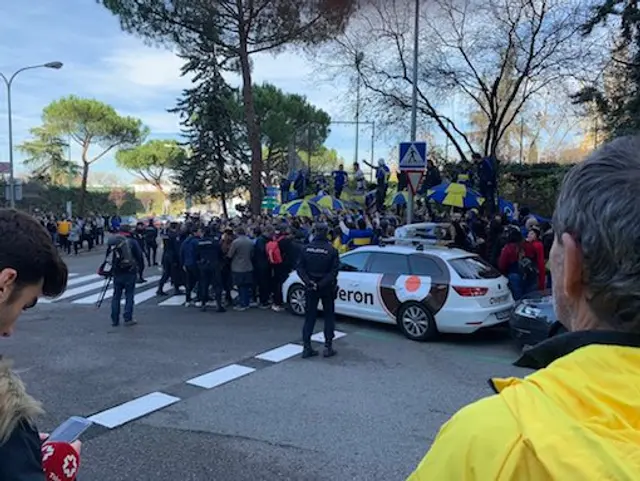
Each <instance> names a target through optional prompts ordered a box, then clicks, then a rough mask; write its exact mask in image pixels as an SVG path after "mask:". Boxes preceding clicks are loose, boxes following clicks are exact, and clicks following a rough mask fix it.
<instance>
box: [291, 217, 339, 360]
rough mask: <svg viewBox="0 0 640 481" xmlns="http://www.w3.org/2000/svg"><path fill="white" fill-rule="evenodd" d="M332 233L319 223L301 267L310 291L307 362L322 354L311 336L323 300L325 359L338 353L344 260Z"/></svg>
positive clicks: (305, 333) (305, 338) (304, 338)
mask: <svg viewBox="0 0 640 481" xmlns="http://www.w3.org/2000/svg"><path fill="white" fill-rule="evenodd" d="M328 234H329V228H328V227H327V225H326V224H316V226H315V228H314V237H313V242H311V243H310V244H307V245H306V246H305V247H304V249H303V250H302V255H301V256H300V263H299V264H298V275H299V276H300V279H302V282H304V285H305V287H306V288H307V295H306V315H305V319H304V326H303V328H302V342H303V345H304V350H303V352H302V357H303V358H304V359H307V358H309V357H313V356H317V355H318V351H316V350H314V349H313V348H312V347H311V334H313V329H314V327H315V325H316V317H317V315H318V301H322V310H323V317H324V339H325V341H324V348H325V349H324V357H331V356H335V354H336V351H335V350H334V349H333V337H334V330H335V323H336V319H335V304H336V293H337V287H338V271H339V269H340V259H339V257H338V251H337V250H336V249H335V248H334V247H333V246H332V245H331V243H330V242H329V239H328V237H327V236H328Z"/></svg>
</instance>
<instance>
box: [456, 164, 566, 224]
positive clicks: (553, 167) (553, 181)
mask: <svg viewBox="0 0 640 481" xmlns="http://www.w3.org/2000/svg"><path fill="white" fill-rule="evenodd" d="M572 166H573V165H572V164H556V163H545V164H513V163H504V164H500V165H499V166H498V193H499V195H500V197H502V198H504V199H507V200H509V201H511V202H517V203H518V204H519V205H520V206H526V207H529V209H530V210H531V212H535V213H536V214H538V215H541V216H543V217H551V215H552V214H553V210H554V208H555V203H556V199H557V197H558V191H559V190H560V185H561V183H562V179H563V178H564V176H565V174H566V173H567V172H568V171H569V169H571V167H572ZM464 170H465V166H464V165H461V164H446V165H445V166H444V173H443V178H445V177H446V178H449V179H456V178H457V176H458V174H459V173H461V172H463V171H464Z"/></svg>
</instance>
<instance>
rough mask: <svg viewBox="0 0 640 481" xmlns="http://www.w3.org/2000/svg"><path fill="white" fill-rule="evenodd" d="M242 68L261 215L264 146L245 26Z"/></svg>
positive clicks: (253, 190)
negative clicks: (255, 100)
mask: <svg viewBox="0 0 640 481" xmlns="http://www.w3.org/2000/svg"><path fill="white" fill-rule="evenodd" d="M239 57H240V66H241V70H242V98H243V101H244V115H245V118H246V123H247V134H248V137H249V146H250V147H251V187H250V194H251V212H252V213H254V214H259V213H260V204H261V203H262V193H263V192H262V190H263V189H262V170H263V166H262V146H261V144H260V128H259V127H258V123H257V122H256V110H255V105H254V102H253V89H252V85H251V65H250V64H249V53H248V51H247V39H246V36H245V34H244V26H242V28H241V34H240V56H239Z"/></svg>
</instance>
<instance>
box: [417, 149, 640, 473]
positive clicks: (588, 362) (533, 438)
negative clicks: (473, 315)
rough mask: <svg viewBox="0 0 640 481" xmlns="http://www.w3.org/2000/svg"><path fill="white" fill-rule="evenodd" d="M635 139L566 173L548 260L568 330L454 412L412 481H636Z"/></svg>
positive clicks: (639, 332)
mask: <svg viewBox="0 0 640 481" xmlns="http://www.w3.org/2000/svg"><path fill="white" fill-rule="evenodd" d="M638 199H640V138H638V137H627V138H621V139H618V140H616V141H614V142H612V143H610V144H608V145H605V146H604V147H602V148H601V149H600V150H598V151H596V152H594V153H593V154H592V155H591V156H590V157H589V158H587V159H586V160H585V161H584V162H583V163H582V164H579V165H577V166H576V167H574V168H573V169H572V170H571V172H570V173H569V174H568V175H567V176H566V178H565V180H564V182H563V185H562V189H561V192H560V195H559V197H558V201H557V204H556V211H555V214H554V218H553V227H554V233H555V242H554V245H553V248H552V250H551V254H550V262H549V264H550V268H551V273H552V276H553V295H554V301H555V304H556V306H555V308H556V314H557V316H558V319H560V320H561V322H562V324H563V325H564V327H566V328H567V330H568V331H569V332H568V333H566V334H561V335H559V336H556V337H553V338H551V339H549V340H547V341H545V342H543V343H541V344H539V345H537V346H535V347H534V348H532V349H530V350H528V351H526V352H525V354H524V355H523V356H522V358H521V359H520V360H519V361H518V365H520V366H527V367H532V368H536V369H539V370H538V371H537V372H535V373H534V374H532V375H530V376H528V377H527V378H525V379H516V378H511V379H503V380H498V379H494V380H492V386H493V388H494V389H495V391H496V393H497V394H496V395H494V396H491V397H488V398H485V399H481V400H480V401H477V402H475V403H473V404H471V405H469V406H467V407H465V408H463V409H461V410H460V411H459V412H458V413H456V414H455V415H454V416H453V417H452V418H451V419H450V420H449V421H448V422H447V423H446V424H445V425H444V426H443V427H442V428H441V430H440V433H439V434H438V436H437V438H436V440H435V442H434V444H433V446H432V447H431V449H430V450H429V452H428V453H427V455H426V456H425V457H424V459H423V460H422V462H421V463H420V465H419V466H418V468H417V469H416V470H415V472H414V473H413V474H412V475H411V476H410V477H409V481H461V480H464V481H471V480H474V481H475V480H477V481H493V480H500V481H507V480H513V481H516V480H517V481H545V480H559V481H573V480H575V481H585V480H593V481H604V480H612V481H613V480H615V481H632V480H640V245H639V244H638V242H639V239H640V222H639V221H638V219H640V202H639V201H638Z"/></svg>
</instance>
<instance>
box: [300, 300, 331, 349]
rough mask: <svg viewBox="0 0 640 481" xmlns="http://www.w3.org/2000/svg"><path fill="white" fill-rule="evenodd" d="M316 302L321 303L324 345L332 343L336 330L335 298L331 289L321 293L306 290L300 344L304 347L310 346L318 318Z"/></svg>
mask: <svg viewBox="0 0 640 481" xmlns="http://www.w3.org/2000/svg"><path fill="white" fill-rule="evenodd" d="M318 301H322V312H323V317H324V341H325V345H327V344H331V342H332V341H333V336H334V331H335V328H336V315H335V307H336V298H335V292H334V290H333V288H325V289H323V290H322V291H317V290H316V291H314V290H307V296H306V303H305V304H306V307H305V311H306V312H305V316H304V325H303V326H302V343H303V344H304V346H305V347H310V346H311V335H312V334H313V329H314V327H315V326H316V318H317V317H318Z"/></svg>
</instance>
